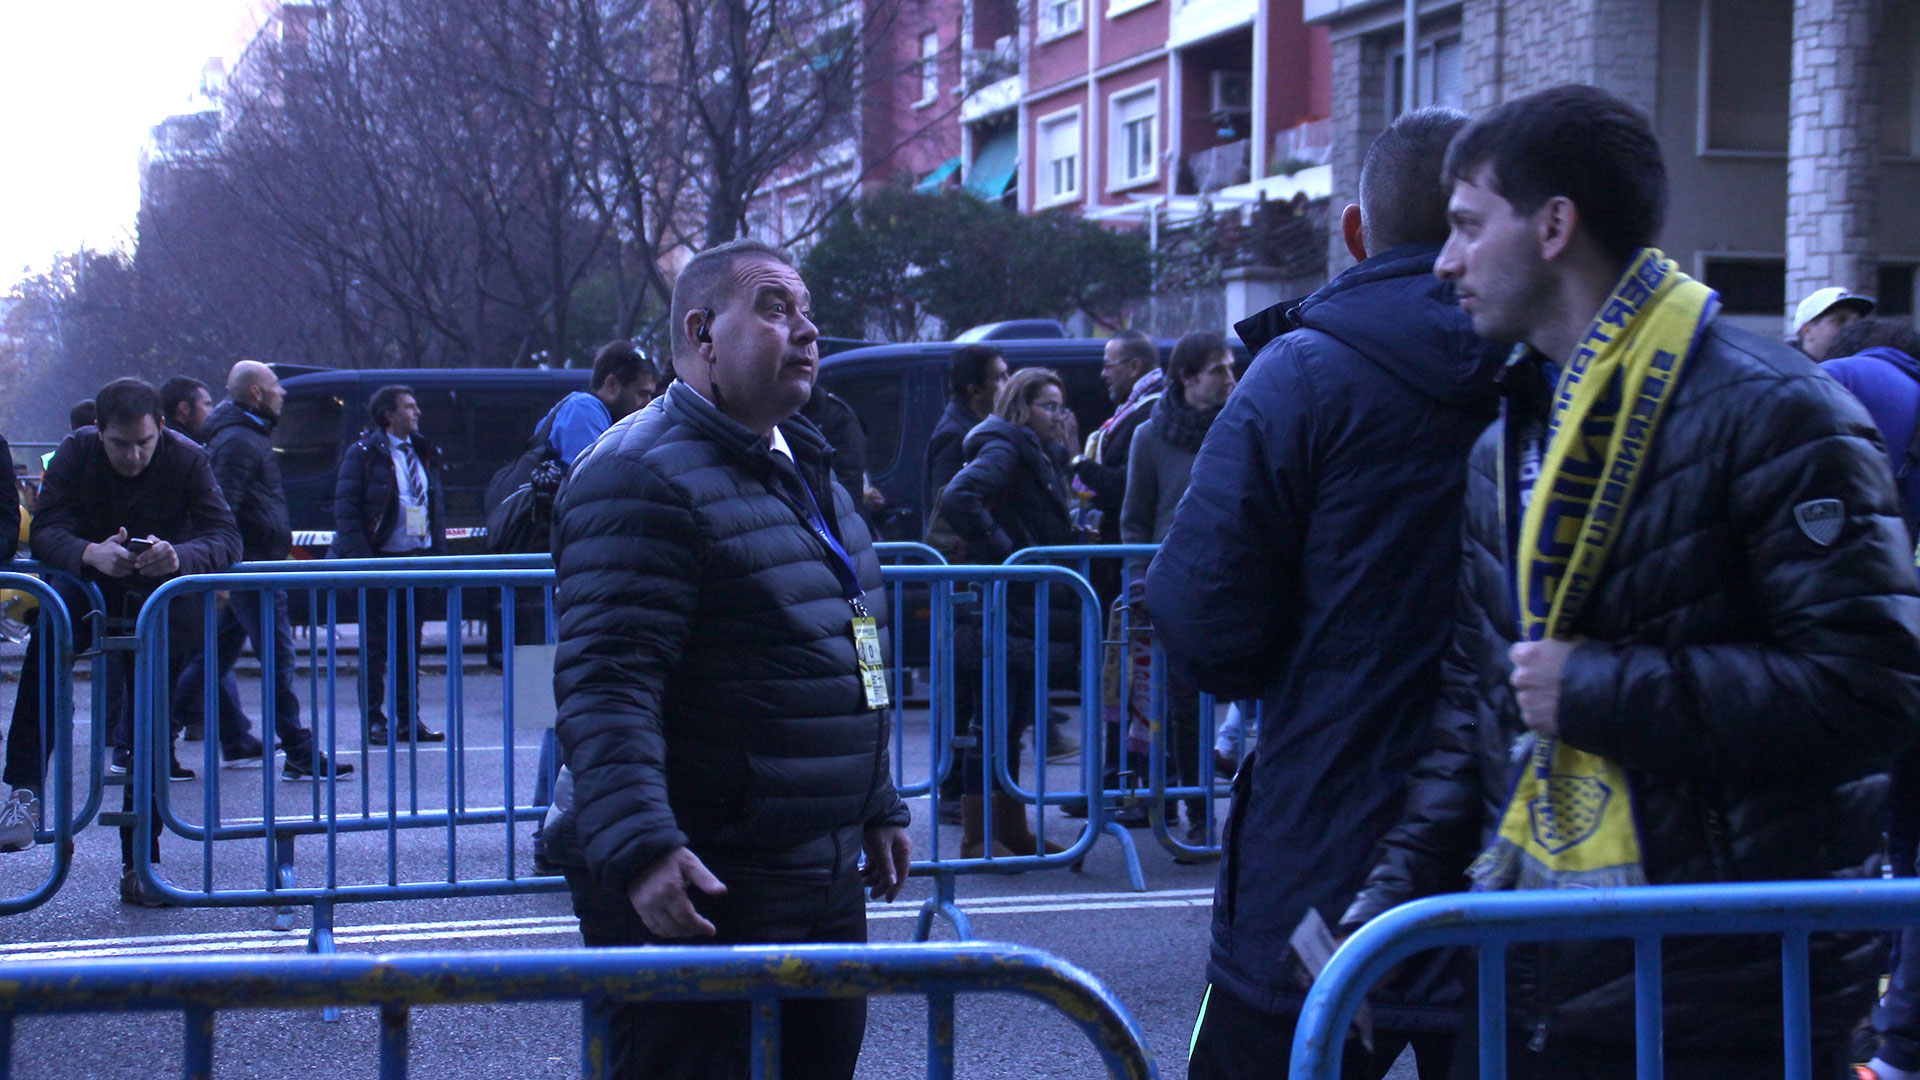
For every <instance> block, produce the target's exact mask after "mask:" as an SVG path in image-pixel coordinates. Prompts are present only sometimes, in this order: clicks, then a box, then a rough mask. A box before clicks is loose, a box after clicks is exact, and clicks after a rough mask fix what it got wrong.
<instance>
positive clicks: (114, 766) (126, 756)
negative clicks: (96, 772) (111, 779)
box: [107, 746, 133, 776]
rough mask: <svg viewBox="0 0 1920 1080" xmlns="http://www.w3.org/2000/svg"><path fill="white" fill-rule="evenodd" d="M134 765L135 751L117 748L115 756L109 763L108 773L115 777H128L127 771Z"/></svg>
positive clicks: (121, 747) (122, 747)
mask: <svg viewBox="0 0 1920 1080" xmlns="http://www.w3.org/2000/svg"><path fill="white" fill-rule="evenodd" d="M132 765H133V750H132V749H131V748H130V747H125V746H116V747H114V748H113V756H112V757H111V758H109V759H108V761H107V771H108V772H109V773H112V774H113V775H114V776H125V775H127V769H128V768H130V767H131V766H132Z"/></svg>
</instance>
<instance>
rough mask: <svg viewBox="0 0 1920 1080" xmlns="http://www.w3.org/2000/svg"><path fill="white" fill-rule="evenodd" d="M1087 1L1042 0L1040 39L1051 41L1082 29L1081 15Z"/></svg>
mask: <svg viewBox="0 0 1920 1080" xmlns="http://www.w3.org/2000/svg"><path fill="white" fill-rule="evenodd" d="M1085 2H1086V0H1040V40H1041V41H1049V40H1051V39H1053V38H1057V37H1062V36H1064V35H1066V34H1071V33H1073V32H1074V31H1075V30H1078V29H1080V15H1081V11H1082V5H1083V4H1084V3H1085Z"/></svg>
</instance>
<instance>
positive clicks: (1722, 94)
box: [1700, 0, 1793, 154]
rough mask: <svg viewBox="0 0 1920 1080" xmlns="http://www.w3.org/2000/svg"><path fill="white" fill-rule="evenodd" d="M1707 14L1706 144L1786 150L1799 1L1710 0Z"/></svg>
mask: <svg viewBox="0 0 1920 1080" xmlns="http://www.w3.org/2000/svg"><path fill="white" fill-rule="evenodd" d="M1701 18H1702V20H1703V22H1702V25H1701V36H1702V38H1703V39H1704V44H1703V48H1702V49H1701V57H1702V60H1703V62H1704V66H1705V70H1704V71H1703V72H1702V73H1701V102H1700V113H1701V116H1700V129H1701V130H1700V147H1701V149H1702V150H1730V151H1735V152H1745V153H1766V154H1775V153H1778V154H1784V153H1786V152H1787V130H1788V126H1789V125H1788V122H1787V99H1788V95H1789V90H1790V87H1791V84H1792V81H1793V0H1738V2H1737V3H1735V2H1731V0H1708V2H1707V3H1706V4H1704V5H1702V7H1701Z"/></svg>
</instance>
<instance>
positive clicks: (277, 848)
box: [267, 766, 318, 933]
mask: <svg viewBox="0 0 1920 1080" xmlns="http://www.w3.org/2000/svg"><path fill="white" fill-rule="evenodd" d="M271 767H272V766H268V768H271ZM315 783H318V781H315ZM273 880H274V884H275V885H276V886H277V887H278V888H282V889H291V888H293V834H292V833H290V832H282V833H275V834H274V836H273ZM267 928H268V929H270V930H279V931H281V932H283V933H284V932H286V931H289V930H292V929H293V908H291V907H287V906H281V907H276V908H274V909H273V919H272V920H271V921H269V922H268V923H267Z"/></svg>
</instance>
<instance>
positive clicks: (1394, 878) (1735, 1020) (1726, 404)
mask: <svg viewBox="0 0 1920 1080" xmlns="http://www.w3.org/2000/svg"><path fill="white" fill-rule="evenodd" d="M1445 173H1446V176H1447V178H1448V179H1449V180H1450V181H1451V183H1452V194H1451V198H1450V202H1449V219H1450V223H1451V227H1452V232H1451V235H1450V237H1449V239H1448V241H1447V245H1446V247H1445V248H1444V249H1443V250H1442V252H1441V255H1440V259H1439V261H1438V262H1437V263H1436V264H1435V268H1434V273H1435V274H1436V275H1438V276H1439V277H1441V278H1443V279H1446V280H1449V281H1452V282H1453V283H1454V284H1455V286H1456V289H1457V291H1458V295H1459V297H1460V303H1461V306H1462V307H1463V308H1464V309H1465V310H1466V311H1467V313H1468V314H1469V315H1471V316H1472V318H1473V324H1474V330H1475V331H1476V332H1477V333H1478V334H1479V335H1480V336H1482V337H1485V338H1490V339H1497V340H1506V341H1517V342H1521V343H1522V344H1521V345H1520V346H1519V347H1518V348H1517V349H1516V350H1515V352H1514V355H1513V357H1512V359H1511V360H1509V362H1508V365H1507V368H1506V371H1505V374H1504V377H1503V384H1504V388H1505V391H1506V401H1505V404H1504V405H1503V408H1502V415H1501V419H1500V420H1499V421H1498V422H1497V423H1495V424H1494V426H1493V427H1492V428H1491V429H1489V431H1488V432H1487V433H1486V434H1485V435H1484V436H1483V437H1482V438H1481V439H1480V441H1479V443H1478V444H1477V445H1476V447H1475V448H1474V452H1473V456H1472V459H1471V463H1470V470H1469V475H1468V481H1467V530H1466V532H1467V536H1466V543H1465V559H1466V565H1465V566H1464V567H1463V570H1462V574H1461V579H1460V581H1461V593H1460V596H1459V598H1458V601H1457V603H1458V605H1459V606H1458V609H1457V610H1456V613H1455V623H1456V630H1455V639H1454V642H1453V644H1452V646H1451V648H1450V651H1449V658H1448V661H1447V663H1446V673H1445V685H1446V689H1445V693H1444V694H1443V703H1442V706H1441V708H1440V709H1439V711H1438V715H1437V718H1436V724H1435V727H1434V730H1433V738H1434V745H1433V748H1432V750H1431V751H1430V752H1429V754H1428V756H1427V758H1426V760H1425V761H1424V762H1423V763H1422V766H1421V767H1420V768H1419V769H1418V770H1417V771H1416V773H1415V780H1414V784H1413V788H1412V790H1411V792H1410V794H1409V803H1408V808H1407V811H1406V813H1405V816H1404V817H1403V819H1402V821H1401V823H1400V824H1399V825H1398V826H1397V827H1396V828H1395V829H1394V830H1393V831H1392V832H1391V833H1389V835H1388V837H1387V839H1386V840H1385V841H1384V842H1383V844H1382V847H1381V854H1380V858H1379V861H1378V863H1377V864H1376V866H1375V868H1374V870H1373V872H1372V874H1371V875H1370V877H1369V880H1368V886H1367V888H1366V889H1365V890H1364V891H1363V892H1362V893H1361V894H1360V896H1359V898H1358V899H1357V900H1356V901H1355V902H1354V904H1353V906H1352V907H1351V908H1350V909H1349V910H1348V912H1347V914H1346V916H1345V917H1344V918H1343V919H1342V927H1343V929H1346V930H1350V929H1352V928H1353V927H1355V926H1357V925H1359V924H1360V923H1362V922H1364V921H1365V920H1366V919H1368V918H1370V917H1371V916H1372V915H1374V914H1377V913H1379V912H1380V911H1382V910H1384V909H1386V908H1387V907H1390V906H1392V905H1393V904H1396V903H1400V902H1402V901H1405V900H1409V899H1412V898H1414V897H1416V896H1421V895H1427V894H1430V893H1435V892H1444V891H1450V890H1455V889H1462V888H1474V889H1483V890H1490V889H1521V888H1568V887H1596V886H1607V885H1633V884H1639V883H1655V884H1677V883H1683V882H1715V881H1754V880H1761V881H1766V880H1797V879H1818V878H1826V877H1831V876H1834V875H1836V874H1841V873H1846V872H1849V871H1852V870H1855V869H1856V868H1858V867H1860V866H1862V865H1863V864H1865V863H1866V862H1867V861H1868V859H1869V858H1871V857H1872V856H1873V855H1874V853H1875V849H1876V847H1877V843H1878V836H1877V831H1878V830H1877V824H1878V805H1879V796H1880V794H1881V793H1882V791H1883V784H1882V783H1881V782H1880V781H1879V778H1878V777H1877V775H1876V774H1877V773H1878V771H1879V770H1880V769H1881V768H1882V766H1883V762H1884V757H1885V755H1887V754H1888V753H1890V752H1891V751H1892V750H1893V749H1895V748H1897V747H1899V746H1901V745H1904V744H1905V743H1906V742H1908V741H1909V740H1910V739H1911V738H1912V736H1913V734H1914V726H1915V721H1916V718H1917V717H1920V587H1917V586H1916V582H1915V579H1914V575H1913V570H1912V565H1911V557H1910V551H1909V549H1908V548H1907V541H1906V531H1905V527H1904V525H1903V523H1902V521H1901V516H1900V513H1901V511H1900V502H1899V499H1898V497H1897V495H1896V494H1895V491H1894V488H1893V483H1892V478H1891V476H1890V475H1889V473H1888V470H1887V465H1886V459H1885V457H1884V455H1883V454H1882V453H1881V451H1880V449H1879V446H1878V435H1877V433H1876V430H1875V428H1874V427H1873V424H1872V422H1871V421H1870V420H1869V419H1868V418H1867V416H1866V414H1865V412H1864V411H1863V410H1861V408H1860V407H1859V406H1858V404H1857V403H1855V402H1854V401H1853V400H1852V399H1851V398H1850V396H1849V395H1848V394H1847V393H1846V392H1845V391H1844V390H1843V389H1841V388H1840V387H1839V386H1838V385H1837V384H1835V383H1834V382H1833V381H1832V380H1830V379H1827V378H1824V377H1823V376H1821V375H1819V374H1818V373H1816V372H1815V370H1814V368H1813V365H1812V363H1811V362H1810V361H1808V360H1807V359H1806V358H1805V357H1804V356H1801V355H1800V354H1799V353H1798V352H1796V351H1795V350H1793V349H1791V348H1788V347H1786V346H1784V345H1782V344H1779V343H1778V342H1774V341H1770V340H1767V339H1764V338H1761V337H1759V336H1756V335H1754V334H1750V333H1746V332H1744V331H1741V330H1739V329H1737V328H1734V327H1732V326H1730V325H1728V324H1727V323H1725V322H1724V321H1723V320H1720V319H1719V318H1718V317H1717V314H1718V303H1717V297H1716V296H1715V294H1714V293H1713V291H1712V290H1710V289H1708V288H1707V287H1706V286H1705V285H1703V284H1701V283H1699V282H1697V281H1694V280H1693V279H1691V278H1689V277H1688V276H1687V275H1686V274H1685V273H1683V272H1682V271H1681V269H1680V267H1678V266H1677V265H1675V264H1674V262H1673V261H1672V260H1670V259H1668V258H1666V257H1665V256H1664V255H1663V254H1661V252H1659V251H1658V250H1656V249H1655V248H1654V247H1653V246H1652V245H1653V243H1654V241H1655V239H1656V237H1657V234H1658V233H1659V230H1660V225H1661V222H1662V219H1663V217H1664V213H1665V203H1666V172H1665V166H1664V164H1663V162H1662V160H1661V153H1660V146H1659V142H1658V140H1657V138H1656V137H1655V135H1654V133H1653V131H1652V129H1651V127H1650V125H1649V124H1648V122H1647V120H1646V118H1645V117H1644V116H1642V115H1641V114H1640V113H1639V112H1638V111H1637V110H1636V109H1634V108H1633V107H1632V106H1631V105H1628V104H1627V103H1626V102H1624V101H1622V100H1620V99H1618V98H1616V97H1614V96H1612V95H1611V94H1608V93H1606V92H1604V91H1601V90H1597V89H1594V88H1592V87H1581V86H1566V87H1559V88H1556V89H1553V90H1548V91H1544V92H1542V93H1539V94H1535V95H1532V96H1530V97H1526V98H1521V99H1518V100H1515V101H1512V102H1509V103H1507V104H1505V105H1502V106H1499V107H1498V108H1495V109H1493V110H1492V111H1490V112H1488V113H1487V114H1485V115H1484V116H1482V117H1481V118H1480V119H1479V120H1478V121H1477V122H1476V123H1474V124H1473V125H1472V126H1471V127H1469V128H1467V129H1466V130H1465V131H1463V132H1462V133H1461V134H1460V135H1459V136H1458V137H1456V139H1455V140H1454V142H1453V145H1452V147H1451V148H1450V150H1449V152H1448V157H1447V164H1446V170H1445ZM1779 957H1780V949H1779V945H1778V943H1777V941H1776V940H1775V939H1771V938H1762V937H1745V938H1696V939H1676V940H1671V941H1669V942H1668V943H1667V945H1666V949H1665V960H1666V963H1665V972H1666V978H1665V987H1666V995H1665V1007H1666V1025H1665V1031H1666V1048H1667V1049H1666V1067H1667V1073H1668V1075H1671V1076H1684V1077H1687V1078H1689V1080H1707V1078H1718V1077H1727V1078H1732V1077H1740V1078H1742V1080H1746V1078H1751V1077H1768V1076H1780V1075H1782V1073H1783V1065H1782V1060H1781V1044H1780V1037H1779V1032H1780V1024H1781V1020H1780V1017H1781V1001H1780V985H1781V979H1780V959H1779ZM1876 959H1877V957H1876V950H1875V949H1874V947H1873V944H1872V942H1871V941H1870V939H1869V938H1868V937H1867V936H1866V935H1857V936H1840V935H1833V936H1825V937H1822V938H1820V939H1817V940H1816V941H1815V942H1814V946H1813V965H1814V1003H1815V1008H1814V1012H1815V1024H1816V1028H1815V1031H1816V1038H1817V1041H1818V1051H1817V1052H1818V1053H1819V1054H1820V1056H1821V1058H1822V1060H1820V1061H1819V1062H1818V1063H1817V1065H1816V1071H1815V1074H1814V1075H1816V1076H1830V1075H1834V1073H1835V1071H1837V1070H1838V1069H1840V1068H1841V1067H1842V1064H1843V1062H1842V1053H1843V1050H1842V1046H1843V1042H1844V1036H1845V1033H1846V1028H1847V1027H1848V1026H1849V1025H1850V1024H1851V1023H1852V1022H1853V1021H1854V1020H1856V1019H1858V1018H1859V1017H1860V1016H1861V1015H1863V1014H1864V1012H1865V1010H1866V1008H1867V1006H1868V1005H1869V1004H1870V1003H1871V1000H1872V993H1873V975H1874V973H1875V971H1876V970H1877V967H1876ZM1509 964H1510V979H1511V981H1510V983H1509V991H1508V993H1509V996H1508V1009H1509V1013H1508V1020H1509V1023H1508V1032H1509V1047H1508V1053H1509V1061H1510V1063H1511V1069H1512V1071H1511V1075H1513V1076H1516V1077H1528V1076H1540V1077H1547V1076H1551V1077H1554V1078H1555V1080H1566V1078H1575V1080H1577V1078H1595V1080H1598V1078H1612V1077H1629V1076H1632V1075H1633V1073H1634V1054H1633V1008H1632V1003H1633V1000H1634V997H1633V987H1632V957H1631V951H1630V946H1629V945H1628V944H1627V943H1625V942H1568V943H1560V944H1553V945H1547V946H1522V947H1516V948H1515V949H1514V950H1512V952H1511V953H1510V958H1509ZM1462 1060H1463V1061H1464V1060H1471V1055H1463V1057H1462Z"/></svg>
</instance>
